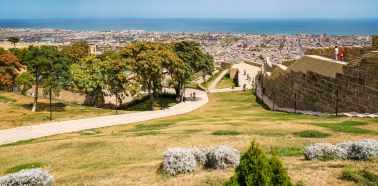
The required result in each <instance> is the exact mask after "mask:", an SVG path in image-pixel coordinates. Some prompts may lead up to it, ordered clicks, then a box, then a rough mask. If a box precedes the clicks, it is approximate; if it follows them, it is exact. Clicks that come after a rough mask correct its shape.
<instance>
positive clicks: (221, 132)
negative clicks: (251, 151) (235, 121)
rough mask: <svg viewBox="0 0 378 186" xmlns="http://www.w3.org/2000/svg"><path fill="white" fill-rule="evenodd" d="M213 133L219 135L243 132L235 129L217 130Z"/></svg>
mask: <svg viewBox="0 0 378 186" xmlns="http://www.w3.org/2000/svg"><path fill="white" fill-rule="evenodd" d="M212 134H213V135H217V136H225V135H239V134H241V132H239V131H235V130H217V131H214V132H213V133H212Z"/></svg>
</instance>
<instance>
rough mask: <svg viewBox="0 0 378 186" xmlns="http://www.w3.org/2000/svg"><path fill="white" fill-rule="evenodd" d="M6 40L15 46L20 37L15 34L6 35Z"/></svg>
mask: <svg viewBox="0 0 378 186" xmlns="http://www.w3.org/2000/svg"><path fill="white" fill-rule="evenodd" d="M8 41H9V42H11V43H13V47H14V48H16V43H18V42H20V38H19V37H17V36H11V37H8Z"/></svg>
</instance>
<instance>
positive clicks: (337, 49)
mask: <svg viewBox="0 0 378 186" xmlns="http://www.w3.org/2000/svg"><path fill="white" fill-rule="evenodd" d="M335 59H336V61H338V60H339V48H337V46H335Z"/></svg>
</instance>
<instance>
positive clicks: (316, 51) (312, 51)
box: [305, 37, 377, 62]
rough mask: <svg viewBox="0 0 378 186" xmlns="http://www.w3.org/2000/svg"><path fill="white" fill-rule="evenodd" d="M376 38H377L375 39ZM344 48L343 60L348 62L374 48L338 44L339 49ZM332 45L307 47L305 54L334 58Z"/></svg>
mask: <svg viewBox="0 0 378 186" xmlns="http://www.w3.org/2000/svg"><path fill="white" fill-rule="evenodd" d="M373 38H374V37H373ZM376 40H377V39H376ZM341 48H344V49H345V58H344V59H345V61H347V62H350V61H353V60H356V59H358V58H359V57H360V56H362V55H364V54H367V53H368V52H370V51H372V50H374V49H373V47H372V46H363V47H362V46H353V47H350V46H347V47H342V46H340V47H339V49H341ZM334 50H335V48H334V47H326V48H308V49H306V52H305V54H306V55H318V56H323V57H327V58H331V59H334V58H335V55H334Z"/></svg>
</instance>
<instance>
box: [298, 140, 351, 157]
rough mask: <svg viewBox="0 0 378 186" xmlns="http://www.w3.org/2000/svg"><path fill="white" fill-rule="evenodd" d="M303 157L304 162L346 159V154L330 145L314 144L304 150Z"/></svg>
mask: <svg viewBox="0 0 378 186" xmlns="http://www.w3.org/2000/svg"><path fill="white" fill-rule="evenodd" d="M304 156H305V159H306V160H313V159H320V160H333V159H346V158H347V152H346V151H345V150H344V149H342V148H339V147H337V146H335V145H332V144H330V143H316V144H312V145H311V146H309V147H306V148H305V149H304Z"/></svg>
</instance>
